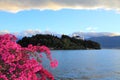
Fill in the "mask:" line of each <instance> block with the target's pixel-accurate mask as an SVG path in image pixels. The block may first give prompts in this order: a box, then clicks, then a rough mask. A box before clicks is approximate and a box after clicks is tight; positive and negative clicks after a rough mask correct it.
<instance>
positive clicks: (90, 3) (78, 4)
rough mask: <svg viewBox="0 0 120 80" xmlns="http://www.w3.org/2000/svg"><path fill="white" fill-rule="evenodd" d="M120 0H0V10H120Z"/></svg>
mask: <svg viewBox="0 0 120 80" xmlns="http://www.w3.org/2000/svg"><path fill="white" fill-rule="evenodd" d="M119 4H120V0H0V10H3V11H10V12H19V11H22V10H31V9H37V10H46V9H50V10H60V9H88V10H89V9H105V10H117V11H120V5H119Z"/></svg>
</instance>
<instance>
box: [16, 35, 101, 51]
mask: <svg viewBox="0 0 120 80" xmlns="http://www.w3.org/2000/svg"><path fill="white" fill-rule="evenodd" d="M18 43H19V44H20V45H21V46H23V47H27V46H28V44H33V45H46V46H48V47H49V48H50V49H100V44H99V43H97V42H94V41H91V40H82V39H76V38H75V37H72V38H71V37H69V36H67V35H62V36H61V38H58V37H57V36H53V35H43V34H37V35H34V36H32V37H23V38H22V39H21V40H19V41H18Z"/></svg>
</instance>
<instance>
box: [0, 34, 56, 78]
mask: <svg viewBox="0 0 120 80" xmlns="http://www.w3.org/2000/svg"><path fill="white" fill-rule="evenodd" d="M16 40H17V38H16V37H15V36H14V35H12V34H4V35H0V80H54V77H53V75H52V74H51V73H50V72H49V71H48V70H46V69H45V68H44V67H43V65H42V61H41V59H40V58H42V54H41V53H42V52H44V53H46V55H47V58H48V59H49V60H50V65H51V67H52V68H55V67H57V65H58V62H57V60H53V59H52V57H51V53H50V50H49V48H47V47H46V46H32V45H31V44H30V45H29V46H28V47H21V46H20V45H19V44H17V43H16Z"/></svg>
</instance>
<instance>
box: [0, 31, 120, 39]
mask: <svg viewBox="0 0 120 80" xmlns="http://www.w3.org/2000/svg"><path fill="white" fill-rule="evenodd" d="M6 33H10V32H9V31H7V30H4V31H0V35H1V34H6ZM11 34H14V35H15V36H17V37H18V39H22V38H23V37H24V36H27V37H31V36H32V35H36V34H50V35H54V36H58V37H61V35H62V34H59V33H56V32H51V31H40V30H32V29H29V30H25V31H22V32H15V33H11ZM69 36H71V37H72V36H81V37H84V38H85V39H87V38H90V37H101V36H120V33H114V32H73V33H71V34H69Z"/></svg>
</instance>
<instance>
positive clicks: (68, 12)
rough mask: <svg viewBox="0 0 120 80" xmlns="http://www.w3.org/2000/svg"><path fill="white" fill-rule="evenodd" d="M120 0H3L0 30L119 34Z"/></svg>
mask: <svg viewBox="0 0 120 80" xmlns="http://www.w3.org/2000/svg"><path fill="white" fill-rule="evenodd" d="M119 4H120V0H109V1H108V0H0V32H1V33H2V32H10V33H17V32H18V33H22V32H25V31H27V32H32V33H34V32H33V31H35V32H36V31H37V32H43V31H48V32H49V31H50V32H54V33H59V34H72V33H74V32H110V33H114V34H120V5H119Z"/></svg>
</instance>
